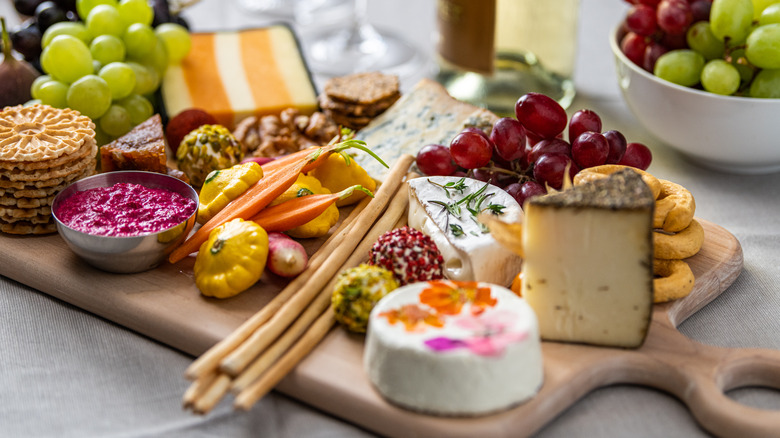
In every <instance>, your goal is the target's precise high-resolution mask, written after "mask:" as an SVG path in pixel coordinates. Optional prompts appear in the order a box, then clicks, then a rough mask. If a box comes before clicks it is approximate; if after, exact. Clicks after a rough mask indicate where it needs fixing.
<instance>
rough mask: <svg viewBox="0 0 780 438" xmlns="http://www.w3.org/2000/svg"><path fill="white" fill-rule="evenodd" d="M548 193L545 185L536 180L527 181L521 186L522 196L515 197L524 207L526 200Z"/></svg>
mask: <svg viewBox="0 0 780 438" xmlns="http://www.w3.org/2000/svg"><path fill="white" fill-rule="evenodd" d="M545 194H547V190H546V189H545V188H544V186H543V185H541V184H539V183H538V182H536V181H526V182H524V183H523V186H522V187H520V198H519V199H518V198H517V197H515V200H516V201H517V202H518V204H520V206H521V207H522V206H523V204H524V203H525V201H526V200H528V199H530V198H533V197H534V196H541V195H545Z"/></svg>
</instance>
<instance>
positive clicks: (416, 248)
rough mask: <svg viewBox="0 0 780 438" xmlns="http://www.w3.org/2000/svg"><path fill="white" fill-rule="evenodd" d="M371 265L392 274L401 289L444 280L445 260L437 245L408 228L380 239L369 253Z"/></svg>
mask: <svg viewBox="0 0 780 438" xmlns="http://www.w3.org/2000/svg"><path fill="white" fill-rule="evenodd" d="M368 263H369V264H370V265H375V266H381V267H383V268H385V269H387V270H389V271H392V272H393V274H394V275H395V278H396V279H397V280H398V282H399V283H400V284H401V286H404V285H406V284H410V283H416V282H418V281H430V280H441V279H442V278H444V258H443V257H442V255H441V252H440V251H439V249H438V248H437V247H436V243H434V242H433V239H431V238H430V237H428V236H426V235H425V234H423V233H422V232H421V231H418V230H416V229H414V228H411V227H408V226H405V227H402V228H398V229H395V230H391V231H388V232H386V233H385V234H383V235H381V236H380V237H379V239H377V241H376V243H374V246H372V247H371V250H370V251H369V254H368Z"/></svg>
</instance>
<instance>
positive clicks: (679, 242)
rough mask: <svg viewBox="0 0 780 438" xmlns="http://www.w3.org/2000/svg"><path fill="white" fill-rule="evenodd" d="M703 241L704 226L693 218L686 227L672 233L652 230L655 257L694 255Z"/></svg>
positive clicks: (670, 257)
mask: <svg viewBox="0 0 780 438" xmlns="http://www.w3.org/2000/svg"><path fill="white" fill-rule="evenodd" d="M703 243H704V228H703V227H702V226H701V224H700V223H699V222H698V221H697V220H696V219H693V220H692V221H691V224H690V225H688V228H686V229H684V230H682V231H680V232H678V233H674V234H667V233H664V232H662V231H658V230H656V231H654V232H653V246H654V247H655V252H654V254H655V258H657V259H664V260H675V259H685V258H688V257H692V256H694V255H696V253H698V252H699V250H700V249H701V245H702V244H703Z"/></svg>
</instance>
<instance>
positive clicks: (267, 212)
mask: <svg viewBox="0 0 780 438" xmlns="http://www.w3.org/2000/svg"><path fill="white" fill-rule="evenodd" d="M355 190H360V191H362V192H363V193H365V194H367V195H368V196H371V197H374V195H373V193H371V191H370V190H368V189H366V188H364V187H363V186H360V185H355V186H352V187H348V188H346V189H344V190H342V191H340V192H338V193H328V194H319V195H308V196H301V197H298V198H293V199H290V200H289V201H285V202H282V203H281V204H278V205H274V206H273V207H268V208H264V209H263V210H261V211H260V213H258V214H257V215H255V216H254V217H253V218H252V219H250V220H252V221H254V222H255V223H257V224H258V225H260V226H261V227H263V229H264V230H265V231H267V232H269V233H271V232H274V231H278V232H283V231H287V230H291V229H293V228H295V227H299V226H301V225H303V224H305V223H307V222H309V221H312V220H314V219H315V218H317V216H319V215H321V214H322V213H323V212H324V211H325V210H326V209H327V208H328V207H330V206H331V205H333V204H335V203H336V201H338V200H339V199H346V198H348V197H350V196H351V195H352V193H353V192H354V191H355Z"/></svg>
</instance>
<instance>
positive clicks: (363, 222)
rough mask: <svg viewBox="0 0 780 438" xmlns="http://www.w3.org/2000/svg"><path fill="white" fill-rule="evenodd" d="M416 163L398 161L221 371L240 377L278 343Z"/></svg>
mask: <svg viewBox="0 0 780 438" xmlns="http://www.w3.org/2000/svg"><path fill="white" fill-rule="evenodd" d="M413 161H414V157H413V156H411V155H408V154H406V155H403V156H401V158H399V159H398V161H397V162H396V163H395V165H394V166H393V168H392V169H391V170H390V173H388V175H387V178H386V179H385V182H384V183H383V184H382V185H381V186H380V187H379V189H378V190H377V192H376V194H375V196H374V198H373V199H371V201H370V202H369V203H368V205H367V206H366V208H365V210H363V212H362V213H361V215H360V217H359V218H358V219H356V222H355V224H354V225H353V226H352V228H351V229H350V231H349V233H348V235H346V236H345V237H344V239H343V240H342V242H341V244H340V245H339V246H338V248H336V249H335V250H333V252H332V253H331V254H330V255H329V256H328V258H327V260H325V262H323V265H322V266H321V267H320V269H317V271H316V272H314V273H313V274H312V276H311V278H309V279H308V281H307V282H306V283H305V284H304V285H303V286H302V287H301V288H300V289H299V290H298V292H297V293H295V294H294V295H293V296H292V297H291V298H290V299H289V300H288V301H287V302H286V303H284V305H283V306H282V307H281V308H280V309H279V310H278V311H277V312H276V313H275V314H274V315H273V316H272V317H271V319H269V320H268V322H267V324H264V325H263V326H261V327H260V328H258V329H257V330H255V331H254V333H252V334H251V335H250V336H249V338H247V339H246V341H245V342H243V343H242V344H241V345H239V346H238V347H237V348H236V349H235V350H233V352H231V353H230V354H228V355H227V356H226V357H225V358H224V359H223V360H222V361H221V362H220V365H219V367H220V370H221V371H223V372H225V373H227V374H229V375H231V376H237V375H238V374H240V373H241V371H243V370H244V369H245V368H246V367H247V366H248V365H249V363H250V362H251V361H252V360H254V358H255V357H257V356H258V355H259V354H260V353H261V352H262V351H263V350H265V349H266V348H267V347H268V345H270V344H271V343H272V342H273V341H274V340H276V338H278V337H279V335H281V333H282V332H283V331H284V330H285V329H286V328H287V327H288V326H289V325H290V324H291V323H292V322H293V321H294V320H295V318H297V317H298V316H299V315H300V314H301V313H302V312H303V310H304V309H305V308H306V306H308V305H309V303H310V302H311V301H312V300H313V299H314V298H315V296H316V295H317V292H319V291H320V290H321V289H322V285H323V284H324V283H325V282H326V281H328V280H329V279H330V278H332V277H333V276H334V275H335V274H336V272H337V271H338V269H339V268H340V267H341V265H342V264H344V262H345V261H346V259H347V257H348V256H349V254H351V253H352V251H354V249H355V247H356V246H357V245H358V243H359V242H360V240H361V239H362V238H363V236H364V235H365V233H366V232H367V231H368V229H369V227H370V226H371V224H373V223H374V221H376V218H377V217H378V216H379V215H380V214H381V213H382V211H383V210H384V209H385V207H386V206H387V203H388V201H389V200H390V197H391V196H392V195H393V194H394V193H395V192H396V191H397V189H398V186H399V185H400V183H401V182H402V181H403V178H404V176H405V175H406V173H407V171H408V170H409V166H410V165H411V164H412V162H413Z"/></svg>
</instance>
